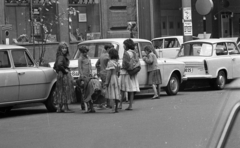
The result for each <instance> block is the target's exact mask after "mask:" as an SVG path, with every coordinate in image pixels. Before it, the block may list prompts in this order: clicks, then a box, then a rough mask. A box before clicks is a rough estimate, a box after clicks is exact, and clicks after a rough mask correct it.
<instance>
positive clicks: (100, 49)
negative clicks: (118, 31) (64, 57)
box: [73, 43, 119, 59]
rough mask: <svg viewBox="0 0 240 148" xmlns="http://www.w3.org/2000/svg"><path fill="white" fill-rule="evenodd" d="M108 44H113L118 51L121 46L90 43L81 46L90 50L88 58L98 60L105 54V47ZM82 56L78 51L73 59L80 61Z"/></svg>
mask: <svg viewBox="0 0 240 148" xmlns="http://www.w3.org/2000/svg"><path fill="white" fill-rule="evenodd" d="M107 44H112V45H113V46H114V48H115V49H117V50H118V48H119V46H118V44H116V43H88V44H81V46H86V47H87V48H88V49H89V52H88V56H89V57H90V58H91V59H97V58H98V57H99V56H100V55H101V54H102V53H104V52H105V49H104V46H105V45H107ZM79 56H80V52H79V50H77V51H76V53H75V55H74V58H73V59H78V58H79Z"/></svg>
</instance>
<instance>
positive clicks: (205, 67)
mask: <svg viewBox="0 0 240 148" xmlns="http://www.w3.org/2000/svg"><path fill="white" fill-rule="evenodd" d="M203 63H204V69H205V72H206V74H209V73H208V65H207V61H206V60H204V61H203Z"/></svg>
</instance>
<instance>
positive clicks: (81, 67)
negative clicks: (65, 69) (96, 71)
mask: <svg viewBox="0 0 240 148" xmlns="http://www.w3.org/2000/svg"><path fill="white" fill-rule="evenodd" d="M78 50H79V51H80V53H81V54H80V57H79V59H78V72H79V75H80V77H79V79H85V78H89V77H91V76H92V66H91V59H90V58H89V56H88V51H89V49H88V48H87V47H86V46H83V45H82V46H81V45H80V46H78ZM79 91H81V90H79ZM81 94H82V97H81V98H80V103H81V109H82V110H86V107H85V104H84V100H83V94H84V92H82V91H81Z"/></svg>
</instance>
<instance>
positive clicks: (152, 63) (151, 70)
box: [143, 46, 162, 99]
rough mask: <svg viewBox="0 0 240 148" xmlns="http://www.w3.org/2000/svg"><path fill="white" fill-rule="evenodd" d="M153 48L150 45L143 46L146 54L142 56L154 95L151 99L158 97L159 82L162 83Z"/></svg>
mask: <svg viewBox="0 0 240 148" xmlns="http://www.w3.org/2000/svg"><path fill="white" fill-rule="evenodd" d="M153 50H154V49H153V47H152V46H146V47H145V48H144V51H145V53H146V54H147V55H146V56H144V57H143V60H144V61H145V62H146V63H147V71H148V84H151V85H152V87H153V91H154V96H153V97H152V99H159V98H160V91H161V87H160V84H162V77H161V72H160V69H159V68H158V62H157V57H156V55H155V54H154V53H153V52H152V51H153ZM156 86H157V89H156Z"/></svg>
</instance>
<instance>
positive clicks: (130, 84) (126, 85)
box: [119, 74, 140, 92]
mask: <svg viewBox="0 0 240 148" xmlns="http://www.w3.org/2000/svg"><path fill="white" fill-rule="evenodd" d="M119 81H120V90H121V91H126V92H139V91H140V89H139V83H138V79H137V75H135V76H130V75H129V74H120V78H119Z"/></svg>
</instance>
